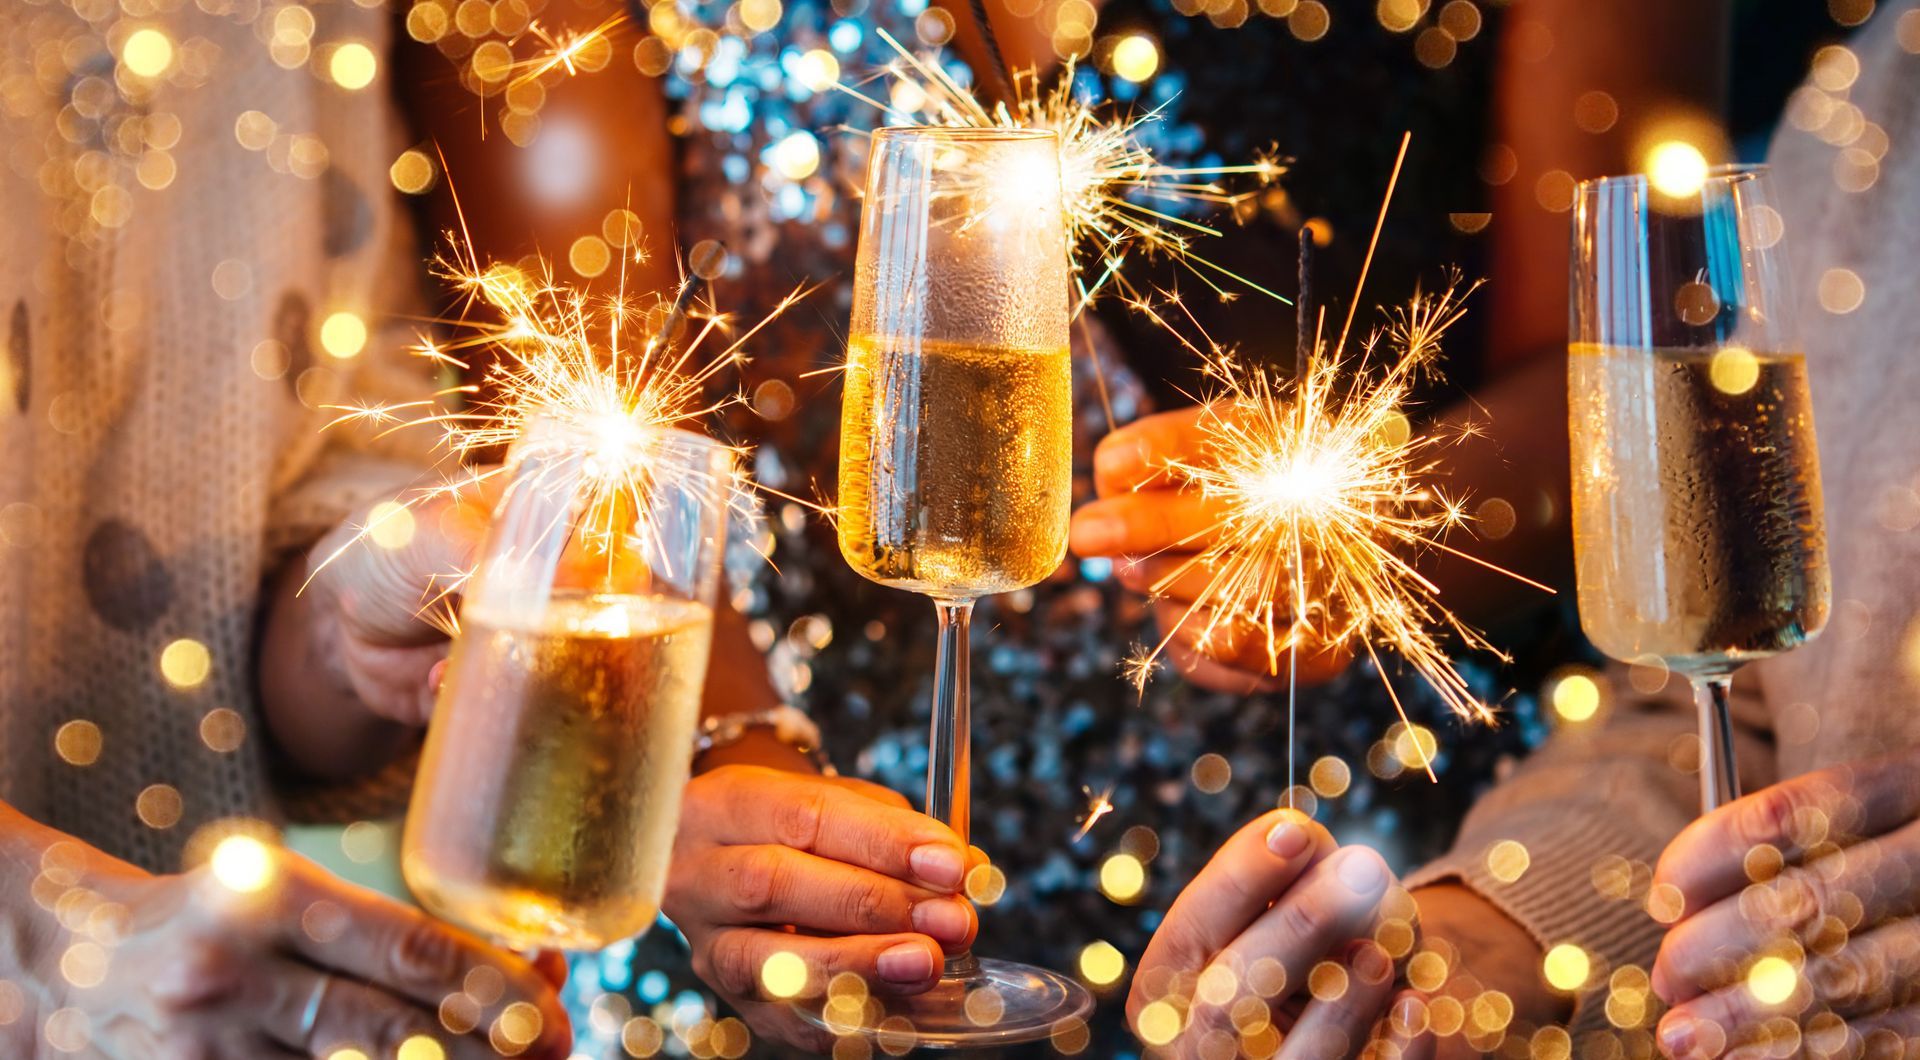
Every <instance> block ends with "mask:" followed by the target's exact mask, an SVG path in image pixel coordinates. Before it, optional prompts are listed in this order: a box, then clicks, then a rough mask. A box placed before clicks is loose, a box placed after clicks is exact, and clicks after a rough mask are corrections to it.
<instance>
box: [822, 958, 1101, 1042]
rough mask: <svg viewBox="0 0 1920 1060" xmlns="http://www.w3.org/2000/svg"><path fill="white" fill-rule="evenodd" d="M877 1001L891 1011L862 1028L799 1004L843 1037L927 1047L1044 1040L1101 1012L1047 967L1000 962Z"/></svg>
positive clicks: (1076, 985) (983, 963) (988, 962)
mask: <svg viewBox="0 0 1920 1060" xmlns="http://www.w3.org/2000/svg"><path fill="white" fill-rule="evenodd" d="M875 1000H878V1001H879V1002H880V1006H881V1009H882V1010H883V1014H882V1016H881V1018H880V1019H877V1020H876V1019H871V1018H868V1019H860V1017H859V1016H857V1015H855V1016H854V1017H853V1018H854V1019H856V1020H859V1022H860V1024H861V1025H860V1026H859V1027H853V1026H850V1025H849V1024H848V1023H843V1022H842V1021H840V1020H838V1019H835V1018H833V1016H834V1015H835V1014H832V1013H828V1012H826V1011H823V1010H822V1009H820V1008H815V1007H811V1006H808V1005H796V1006H794V1010H795V1011H796V1012H798V1013H799V1015H800V1018H801V1019H804V1020H806V1021H807V1022H808V1023H811V1024H813V1025H814V1026H816V1027H820V1028H822V1029H824V1030H829V1031H833V1032H834V1033H836V1034H839V1033H851V1034H859V1035H861V1036H863V1037H866V1038H871V1039H877V1040H880V1041H882V1043H883V1044H888V1045H891V1044H893V1043H894V1042H898V1044H899V1045H901V1046H907V1045H911V1047H913V1048H919V1049H979V1048H984V1047H987V1046H993V1045H1013V1044H1016V1043H1018V1042H1034V1041H1040V1040H1041V1039H1044V1038H1047V1037H1050V1036H1051V1035H1052V1034H1053V1033H1054V1031H1055V1030H1056V1028H1059V1029H1066V1028H1070V1027H1071V1026H1072V1024H1070V1023H1069V1024H1066V1027H1065V1028H1063V1027H1062V1024H1063V1022H1064V1021H1068V1020H1084V1019H1086V1018H1087V1015H1088V1014H1089V1013H1091V1012H1092V1011H1093V995H1092V994H1089V993H1087V988H1086V987H1083V986H1081V985H1080V984H1079V983H1077V982H1074V981H1073V980H1072V979H1069V978H1067V977H1066V976H1064V975H1061V974H1060V973H1058V972H1051V971H1048V970H1047V969H1045V968H1035V967H1033V966H1032V965H1027V964H1018V963H1016V962H1014V961H996V960H982V961H980V962H979V970H978V971H977V972H974V973H972V974H970V975H963V976H944V977H942V978H941V980H940V981H939V982H938V983H936V984H934V986H933V988H932V989H930V990H928V991H926V992H925V993H922V994H914V995H912V996H911V997H889V998H876V999H875ZM902 1020H904V1021H905V1022H904V1023H903V1022H901V1021H902ZM909 1025H910V1026H911V1028H912V1029H911V1031H909V1030H908V1026H909ZM888 1051H889V1052H892V1051H893V1050H892V1049H889V1050H888ZM902 1051H904V1050H902Z"/></svg>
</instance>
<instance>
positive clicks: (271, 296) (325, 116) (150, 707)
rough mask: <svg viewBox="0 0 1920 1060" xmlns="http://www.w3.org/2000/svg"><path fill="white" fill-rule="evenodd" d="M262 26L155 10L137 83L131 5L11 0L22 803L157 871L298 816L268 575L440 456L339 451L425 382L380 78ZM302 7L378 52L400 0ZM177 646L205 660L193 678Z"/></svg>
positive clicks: (13, 488) (9, 356) (2, 746)
mask: <svg viewBox="0 0 1920 1060" xmlns="http://www.w3.org/2000/svg"><path fill="white" fill-rule="evenodd" d="M134 6H138V7H141V8H142V10H144V9H146V8H153V7H156V5H151V4H147V5H134ZM134 6H129V7H128V8H127V10H129V11H132V10H134ZM259 6H260V5H257V4H247V3H238V2H235V3H226V2H224V0H202V2H200V3H198V4H192V3H186V4H180V3H168V4H159V5H157V8H158V9H161V10H165V11H166V12H167V13H164V14H152V15H151V16H150V17H143V18H140V19H138V20H135V21H137V24H138V25H139V26H144V27H152V28H158V29H159V30H161V31H162V32H164V33H165V34H166V35H167V37H168V38H169V39H170V40H171V41H172V42H173V49H172V53H171V59H170V63H169V65H168V66H167V68H166V69H165V71H164V72H162V73H161V74H160V75H159V76H158V77H154V78H151V79H145V78H141V77H138V76H136V75H133V74H132V73H131V72H129V71H128V70H126V69H125V68H124V66H123V67H122V68H119V69H116V63H115V53H114V51H113V50H112V49H113V48H117V47H119V44H118V43H117V42H118V41H120V40H122V39H124V37H125V34H126V32H127V31H128V29H129V28H130V27H131V26H132V25H133V24H134V22H119V23H118V28H117V29H111V28H110V27H114V26H115V24H116V21H117V20H118V19H119V16H120V14H121V12H120V10H119V7H118V6H116V5H113V4H107V5H99V4H91V5H85V4H75V5H74V7H75V8H85V9H88V10H90V11H91V12H92V13H94V14H95V15H96V16H97V17H98V18H99V21H98V23H97V24H95V25H91V26H90V25H89V24H88V23H86V22H84V21H83V20H82V19H81V18H80V17H79V16H77V15H76V14H75V12H74V10H73V9H71V8H69V7H63V6H60V5H59V4H58V3H50V4H44V5H36V4H32V3H20V2H9V3H4V4H0V87H3V88H4V96H0V150H4V153H5V163H4V169H0V798H4V799H5V800H6V801H8V802H10V803H12V804H13V805H15V806H16V807H18V808H19V809H20V810H22V811H23V812H25V813H27V814H29V815H30V816H32V817H34V818H36V819H38V820H40V821H43V822H45V823H47V824H50V825H52V826H55V827H57V828H60V829H62V830H65V831H68V832H71V833H73V834H75V835H77V836H79V837H81V838H82V839H84V840H86V841H88V842H91V843H94V844H97V845H99V846H100V847H102V848H104V849H105V850H107V851H109V852H111V853H113V854H116V855H118V856H120V857H123V858H127V859H130V860H132V861H134V862H136V863H138V864H140V865H143V866H146V867H148V868H150V869H155V870H172V869H175V868H178V867H179V864H180V859H181V852H182V849H183V846H184V845H185V844H186V842H187V840H188V839H189V837H191V836H192V835H193V834H194V832H195V831H196V829H199V828H200V827H202V826H203V825H205V824H207V823H208V822H211V821H215V820H218V819H220V818H223V817H228V816H232V815H258V816H265V817H269V818H271V817H274V816H276V814H277V811H276V808H275V807H276V802H275V799H274V798H273V796H272V793H271V792H270V790H269V788H268V784H267V774H268V769H267V767H268V762H267V755H266V751H265V746H264V745H265V740H264V737H263V734H262V732H261V727H260V722H259V719H258V716H257V704H256V696H255V692H254V689H255V683H254V665H255V641H256V637H255V631H256V628H257V626H258V623H259V619H260V613H259V612H260V602H261V590H262V585H263V582H264V581H265V580H266V579H267V578H269V577H270V576H271V575H272V574H273V573H274V571H275V570H276V568H277V567H279V566H280V565H281V564H282V563H283V562H285V561H286V560H287V559H288V558H289V557H290V556H291V555H293V554H294V553H295V551H296V550H298V549H300V548H302V547H303V546H304V545H306V544H307V543H309V542H310V541H312V540H313V539H314V538H315V537H317V536H318V535H319V534H320V533H321V532H323V531H324V530H325V529H326V528H327V527H329V526H330V525H332V524H333V523H334V522H336V521H337V520H338V519H340V518H341V517H342V516H343V515H345V514H346V513H348V512H350V511H351V510H353V509H354V508H355V507H358V506H359V505H361V504H362V503H365V502H366V501H368V500H370V499H372V498H373V497H375V496H376V495H378V494H381V493H388V492H391V491H393V490H394V489H396V488H397V487H398V486H400V485H403V484H405V483H406V482H408V481H410V480H412V479H413V478H414V477H415V476H416V475H417V474H418V473H419V472H418V469H419V467H420V462H421V460H422V459H423V455H422V454H419V453H405V452H399V451H382V452H375V451H374V450H373V449H372V448H371V447H370V446H368V445H366V444H363V442H364V440H363V439H360V438H356V437H354V436H352V435H350V434H348V433H343V432H328V433H325V434H323V433H322V431H321V427H322V425H323V424H325V423H326V422H327V421H328V420H329V419H331V417H332V413H330V412H328V411H327V410H326V409H325V408H324V406H326V405H328V404H331V403H336V402H339V401H341V400H343V399H344V398H345V397H347V396H348V395H350V394H351V395H367V394H374V395H388V396H392V395H396V394H402V393H404V394H406V395H408V396H418V395H419V394H421V393H422V392H424V390H425V388H426V387H427V385H428V382H429V381H428V380H427V378H426V377H425V375H424V374H423V373H422V370H421V369H420V368H419V367H417V365H418V363H419V362H417V361H415V360H414V359H412V358H407V357H404V356H403V355H402V354H401V348H402V346H403V344H404V343H405V341H407V340H408V339H409V337H410V335H411V332H412V330H413V328H414V326H415V325H413V324H412V323H411V322H410V315H411V314H415V313H416V312H417V310H416V304H417V303H416V298H417V296H418V292H419V289H420V279H419V277H420V273H419V264H418V262H419V257H418V255H417V254H416V253H415V250H414V248H413V247H412V245H411V232H410V228H409V226H408V223H407V218H406V217H405V215H404V213H403V212H402V211H401V210H400V209H399V208H398V204H397V203H396V202H395V201H394V199H395V193H394V192H393V190H392V189H391V187H390V185H389V182H388V178H387V167H388V165H389V164H390V163H391V161H392V160H393V158H394V157H395V155H396V154H398V153H399V151H400V150H401V148H402V147H403V146H405V145H403V144H401V143H399V142H397V138H398V133H397V132H396V130H397V129H399V128H400V124H399V122H398V121H397V118H396V116H395V115H394V114H393V113H392V108H391V105H390V103H389V101H388V93H387V91H386V80H385V77H384V74H385V70H384V69H383V70H382V71H381V73H382V75H383V76H382V77H381V78H380V79H378V80H376V81H375V82H374V84H373V85H372V86H370V87H368V88H365V89H363V90H360V91H348V90H346V89H344V88H341V87H339V86H337V85H334V84H331V83H329V82H328V81H327V80H326V79H325V78H323V77H322V76H320V75H319V74H317V73H316V72H315V70H314V69H313V68H312V67H318V66H320V65H321V64H319V63H313V64H311V66H309V65H297V66H296V67H295V68H294V69H285V68H282V66H280V65H278V64H277V63H276V62H275V61H274V60H273V58H272V56H271V55H270V54H269V46H268V43H267V38H268V36H269V35H268V34H267V33H265V32H262V28H261V27H260V26H258V25H252V24H248V22H247V21H246V18H247V17H249V15H250V12H252V11H254V10H255V9H257V8H258V7H259ZM311 10H312V12H313V14H314V16H315V18H316V19H317V20H318V22H317V26H316V28H315V31H314V33H313V36H312V45H313V46H314V47H324V46H326V45H328V44H331V43H337V42H341V41H347V40H358V41H363V42H366V43H367V44H368V45H369V46H370V47H371V50H372V52H373V54H374V55H376V56H381V57H384V56H385V55H386V54H387V48H386V42H387V38H388V33H389V19H390V17H391V15H390V13H389V12H388V11H387V10H386V9H385V8H384V7H380V6H375V7H372V8H369V7H363V6H360V5H357V4H353V3H334V4H323V5H316V6H315V7H313V8H312V9H311ZM215 12H218V13H215ZM116 33H117V34H118V36H115V35H114V34H116ZM110 42H111V43H110ZM150 54H151V53H149V57H150ZM285 57H286V56H285V53H284V51H283V58H285ZM382 61H383V62H384V59H383V60H382ZM116 82H117V83H116ZM249 145H250V146H249ZM336 312H350V313H352V314H354V315H355V316H356V317H357V318H359V319H360V320H363V321H366V322H368V324H369V328H370V334H369V336H368V339H367V341H366V343H365V346H364V348H363V349H361V350H360V351H359V352H358V353H357V354H355V355H354V356H352V357H350V358H339V357H334V356H331V355H329V354H328V353H326V352H324V350H323V349H322V345H321V342H320V338H319V336H320V331H321V327H322V324H323V321H325V320H326V319H327V318H328V317H329V316H330V315H331V314H334V313H336ZM343 348H344V347H343ZM182 639H190V640H192V641H195V642H197V643H198V644H199V645H201V646H204V647H205V648H206V649H207V651H208V653H209V656H210V662H211V667H210V669H209V670H207V672H206V673H205V676H204V679H201V680H197V681H194V680H188V681H187V682H186V684H187V687H176V686H175V685H174V684H173V683H171V682H169V681H168V680H167V679H166V678H165V676H163V672H162V670H161V658H162V653H163V651H164V650H165V649H166V648H167V647H168V645H169V644H172V643H174V642H175V641H179V640H182ZM195 655H196V653H195V652H194V650H193V649H192V648H191V647H187V648H182V649H176V650H175V654H174V655H173V657H172V659H171V661H172V663H173V665H174V668H175V676H176V677H181V678H188V679H191V678H194V677H196V676H197V675H196V672H195V671H196V667H195V666H194V665H193V664H194V663H195V661H196V659H195Z"/></svg>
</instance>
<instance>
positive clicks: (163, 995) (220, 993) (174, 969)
mask: <svg viewBox="0 0 1920 1060" xmlns="http://www.w3.org/2000/svg"><path fill="white" fill-rule="evenodd" d="M170 962H171V967H170V968H168V969H167V970H166V971H165V972H164V973H163V975H162V977H161V979H160V988H159V989H158V990H156V991H155V995H156V1000H157V1001H158V1002H159V1005H160V1007H161V1008H162V1009H163V1010H164V1011H169V1012H175V1013H179V1012H191V1011H194V1010H196V1009H204V1008H209V1007H212V1006H214V1005H217V1004H219V1003H221V1002H224V1001H227V1000H229V999H231V998H232V997H233V995H234V994H235V993H236V992H238V990H239V987H240V963H241V961H240V956H239V954H237V953H235V952H234V951H233V949H232V948H231V947H229V946H227V945H226V944H225V943H223V942H221V941H220V940H218V939H213V938H206V937H194V938H189V939H186V940H185V941H183V942H182V943H181V944H180V946H179V948H178V949H177V950H175V952H174V953H173V955H172V957H171V959H170Z"/></svg>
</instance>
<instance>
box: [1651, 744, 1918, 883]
mask: <svg viewBox="0 0 1920 1060" xmlns="http://www.w3.org/2000/svg"><path fill="white" fill-rule="evenodd" d="M1916 816H1920V777H1917V776H1915V772H1914V770H1913V766H1912V763H1911V760H1910V756H1909V755H1908V754H1907V753H1905V752H1901V753H1896V754H1891V755H1886V756H1883V757H1880V758H1876V759H1870V760H1868V761H1865V762H1848V763H1845V764H1843V765H1838V766H1833V767H1831V768H1828V769H1823V770H1820V771H1819V772H1816V773H1808V774H1806V775H1804V776H1798V777H1794V778H1792V779H1791V780H1783V781H1781V782H1780V783H1778V784H1774V785H1771V786H1769V787H1765V788H1761V789H1760V790H1759V791H1756V792H1754V793H1753V794H1751V795H1748V796H1746V797H1744V798H1740V799H1736V800H1734V801H1733V802H1730V803H1728V804H1727V805H1725V806H1722V807H1720V808H1719V809H1717V810H1715V811H1713V812H1712V813H1710V814H1707V815H1706V816H1704V817H1702V818H1700V819H1699V820H1697V821H1694V822H1693V823H1692V824H1689V825H1688V826H1687V827H1686V828H1684V829H1682V830H1681V832H1680V834H1679V835H1677V836H1675V837H1674V839H1673V842H1671V843H1668V844H1667V849H1666V850H1665V851H1664V852H1663V853H1662V854H1661V855H1660V863H1659V865H1657V866H1655V868H1654V871H1653V882H1654V884H1655V885H1656V886H1659V885H1671V886H1673V887H1675V888H1678V889H1679V892H1680V897H1681V900H1682V905H1681V910H1682V916H1689V915H1692V914H1694V913H1697V912H1700V911H1701V910H1704V909H1705V908H1707V907H1708V906H1710V905H1712V904H1713V903H1715V902H1717V901H1720V900H1721V899H1723V898H1726V897H1728V896H1730V895H1732V894H1735V893H1736V892H1738V891H1739V890H1740V889H1741V888H1743V887H1745V886H1746V885H1747V884H1748V883H1749V882H1750V881H1749V880H1748V879H1747V873H1746V857H1747V854H1748V852H1750V851H1752V850H1753V849H1754V848H1755V847H1758V846H1761V845H1762V844H1766V845H1770V846H1772V847H1774V848H1775V849H1777V850H1779V851H1780V853H1781V855H1782V859H1783V860H1784V861H1786V862H1788V863H1792V862H1797V861H1799V860H1801V859H1802V858H1803V857H1805V855H1806V853H1807V850H1808V848H1809V847H1813V846H1818V845H1820V844H1822V843H1836V844H1840V845H1843V846H1844V845H1850V844H1852V843H1856V842H1859V841H1860V840H1862V839H1866V838H1870V837H1872V836H1876V835H1880V834H1882V833H1885V832H1887V831H1890V830H1892V829H1894V828H1897V827H1899V826H1901V825H1903V824H1905V823H1907V822H1908V821H1911V820H1913V819H1914V818H1915V817H1916Z"/></svg>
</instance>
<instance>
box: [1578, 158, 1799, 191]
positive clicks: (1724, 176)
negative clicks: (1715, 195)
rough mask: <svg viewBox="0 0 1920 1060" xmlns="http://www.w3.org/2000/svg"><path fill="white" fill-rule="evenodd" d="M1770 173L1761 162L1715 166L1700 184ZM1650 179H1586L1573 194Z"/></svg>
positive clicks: (1640, 175)
mask: <svg viewBox="0 0 1920 1060" xmlns="http://www.w3.org/2000/svg"><path fill="white" fill-rule="evenodd" d="M1770 172H1771V169H1770V167H1768V166H1767V165H1766V164H1765V163H1761V162H1728V163H1723V164H1721V165H1717V166H1708V167H1707V174H1706V177H1705V178H1704V179H1703V180H1702V181H1701V183H1702V184H1703V185H1704V184H1709V183H1714V182H1721V183H1733V182H1735V181H1743V180H1755V179H1758V178H1760V177H1764V176H1766V175H1767V174H1768V173H1770ZM1649 182H1650V178H1649V177H1648V176H1647V175H1646V174H1645V173H1620V174H1615V175H1614V176H1610V177H1588V178H1587V179H1585V180H1582V181H1579V182H1578V183H1577V184H1575V185H1574V191H1575V194H1579V195H1584V194H1587V193H1589V192H1592V191H1595V190H1597V189H1600V188H1617V187H1625V186H1629V185H1631V186H1635V187H1645V186H1647V184H1648V183H1649Z"/></svg>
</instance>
